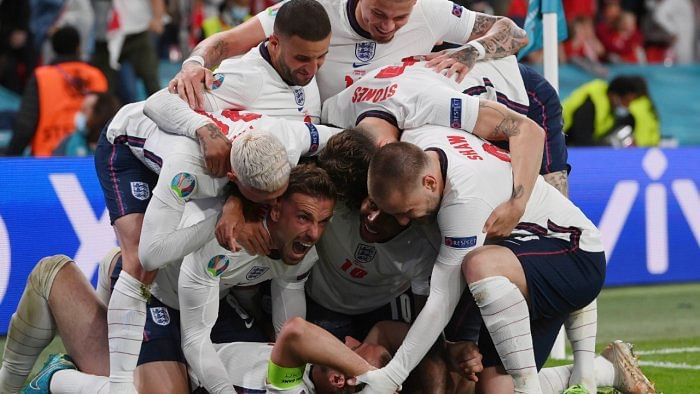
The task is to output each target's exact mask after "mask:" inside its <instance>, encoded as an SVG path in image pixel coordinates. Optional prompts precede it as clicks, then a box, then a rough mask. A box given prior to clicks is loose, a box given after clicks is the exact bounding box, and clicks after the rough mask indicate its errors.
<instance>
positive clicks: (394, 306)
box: [306, 289, 417, 341]
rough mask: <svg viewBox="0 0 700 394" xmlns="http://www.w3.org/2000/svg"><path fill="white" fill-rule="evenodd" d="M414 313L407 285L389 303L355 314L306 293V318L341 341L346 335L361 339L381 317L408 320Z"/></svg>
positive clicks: (414, 315)
mask: <svg viewBox="0 0 700 394" xmlns="http://www.w3.org/2000/svg"><path fill="white" fill-rule="evenodd" d="M416 315H417V313H416V307H415V303H414V302H413V292H412V291H411V290H410V289H409V290H407V291H406V292H404V293H403V294H401V295H399V296H398V297H396V298H394V299H393V300H392V301H391V302H390V303H388V304H386V305H384V306H382V307H379V308H377V309H375V310H373V311H370V312H366V313H362V314H358V315H348V314H345V313H340V312H335V311H332V310H330V309H328V308H326V307H324V306H321V305H320V304H318V303H317V302H315V301H314V300H312V299H311V297H309V296H308V295H307V296H306V320H308V321H310V322H311V323H314V324H316V325H318V326H320V327H323V328H324V329H325V330H326V331H328V332H330V333H331V334H333V335H334V336H335V337H336V338H338V339H340V340H341V341H342V340H344V339H345V337H346V336H351V337H353V338H356V339H359V340H362V339H364V338H365V337H366V336H367V334H368V333H369V330H371V329H372V327H374V325H375V324H376V323H378V322H380V321H384V320H391V321H401V322H404V323H408V324H410V323H411V322H413V320H414V319H415V317H416Z"/></svg>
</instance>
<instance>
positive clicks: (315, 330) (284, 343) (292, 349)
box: [268, 317, 374, 384]
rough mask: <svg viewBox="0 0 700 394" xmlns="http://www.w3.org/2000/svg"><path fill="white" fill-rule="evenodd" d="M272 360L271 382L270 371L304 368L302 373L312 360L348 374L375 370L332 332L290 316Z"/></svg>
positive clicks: (278, 339) (273, 350)
mask: <svg viewBox="0 0 700 394" xmlns="http://www.w3.org/2000/svg"><path fill="white" fill-rule="evenodd" d="M270 361H271V364H270V367H271V368H268V383H273V384H274V381H271V379H270V378H271V377H270V371H271V369H275V366H277V367H281V368H284V369H292V368H301V373H303V368H304V366H305V365H306V364H307V363H311V364H317V365H324V366H327V367H329V368H333V369H335V370H337V371H340V372H342V373H344V374H345V375H346V376H358V375H361V374H363V373H365V372H367V371H369V370H372V369H374V367H372V366H371V365H370V364H369V363H368V362H367V361H365V360H364V359H363V358H362V357H360V356H359V355H358V354H357V353H355V352H354V351H352V350H351V349H350V348H349V347H347V346H345V344H343V343H342V342H340V341H339V340H338V339H337V338H336V337H334V336H333V334H331V333H329V332H328V331H326V330H324V329H323V328H321V327H319V326H317V325H315V324H312V323H309V322H307V321H305V320H304V319H302V318H298V317H297V318H293V319H290V320H289V321H287V322H286V323H285V325H284V327H282V331H280V335H279V336H278V338H277V341H276V342H275V345H274V347H273V348H272V354H271V355H270ZM273 364H274V365H273ZM299 378H300V379H301V375H299Z"/></svg>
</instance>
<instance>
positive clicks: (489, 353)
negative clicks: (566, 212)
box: [456, 235, 606, 369]
mask: <svg viewBox="0 0 700 394" xmlns="http://www.w3.org/2000/svg"><path fill="white" fill-rule="evenodd" d="M498 245H500V246H503V247H506V248H508V249H510V250H511V251H512V252H513V253H514V254H515V255H516V256H517V257H518V260H520V263H521V264H522V267H523V271H524V272H525V279H526V281H527V288H528V295H529V311H530V329H531V331H532V343H533V345H534V351H535V361H536V362H537V368H538V369H539V368H541V367H542V365H543V364H544V362H545V361H546V360H547V357H548V356H549V352H550V351H551V349H552V346H553V345H554V341H555V340H556V338H557V334H558V333H559V329H560V328H561V326H562V324H563V323H564V320H566V318H567V317H568V316H569V314H570V313H571V312H574V311H577V310H579V309H581V308H583V307H585V306H586V305H588V304H590V303H591V302H592V301H593V300H594V299H595V298H596V297H597V296H598V293H600V290H601V288H602V287H603V282H604V281H605V269H606V264H605V253H603V252H586V251H583V250H581V249H579V248H578V241H577V238H576V237H574V240H573V241H571V242H569V241H565V240H562V239H558V238H548V237H537V238H533V236H532V235H530V236H528V237H527V238H521V237H519V236H511V237H509V238H506V239H504V240H502V241H500V242H498ZM466 297H468V298H469V299H471V294H469V292H465V295H464V296H463V298H466ZM466 305H468V303H466ZM456 313H457V314H459V313H464V312H459V311H458V312H456ZM479 349H480V351H481V354H482V355H483V356H484V359H483V364H484V366H485V367H489V366H495V365H501V360H500V358H499V356H498V353H497V352H496V349H495V347H494V346H493V343H492V342H491V336H490V335H489V334H488V331H486V327H485V326H483V325H482V327H481V333H480V335H479Z"/></svg>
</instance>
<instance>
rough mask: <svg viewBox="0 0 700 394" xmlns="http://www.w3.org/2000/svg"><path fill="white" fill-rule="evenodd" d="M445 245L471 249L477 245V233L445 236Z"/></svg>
mask: <svg viewBox="0 0 700 394" xmlns="http://www.w3.org/2000/svg"><path fill="white" fill-rule="evenodd" d="M444 243H445V246H447V247H450V248H454V249H469V248H473V247H474V246H476V235H473V236H471V237H445V242H444Z"/></svg>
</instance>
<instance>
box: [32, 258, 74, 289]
mask: <svg viewBox="0 0 700 394" xmlns="http://www.w3.org/2000/svg"><path fill="white" fill-rule="evenodd" d="M72 261H73V260H72V259H71V258H70V257H68V256H66V255H63V254H57V255H55V256H47V257H44V258H43V259H41V260H39V263H38V264H37V265H36V266H35V267H34V269H32V272H31V273H30V274H29V278H28V279H27V284H28V285H30V286H32V287H33V288H34V289H35V290H36V291H37V292H38V293H39V294H41V296H42V297H43V298H44V299H46V300H48V299H49V294H51V286H53V281H54V279H56V275H57V274H58V272H59V271H60V270H61V269H62V268H63V267H64V266H65V265H66V264H68V263H70V262H72Z"/></svg>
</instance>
